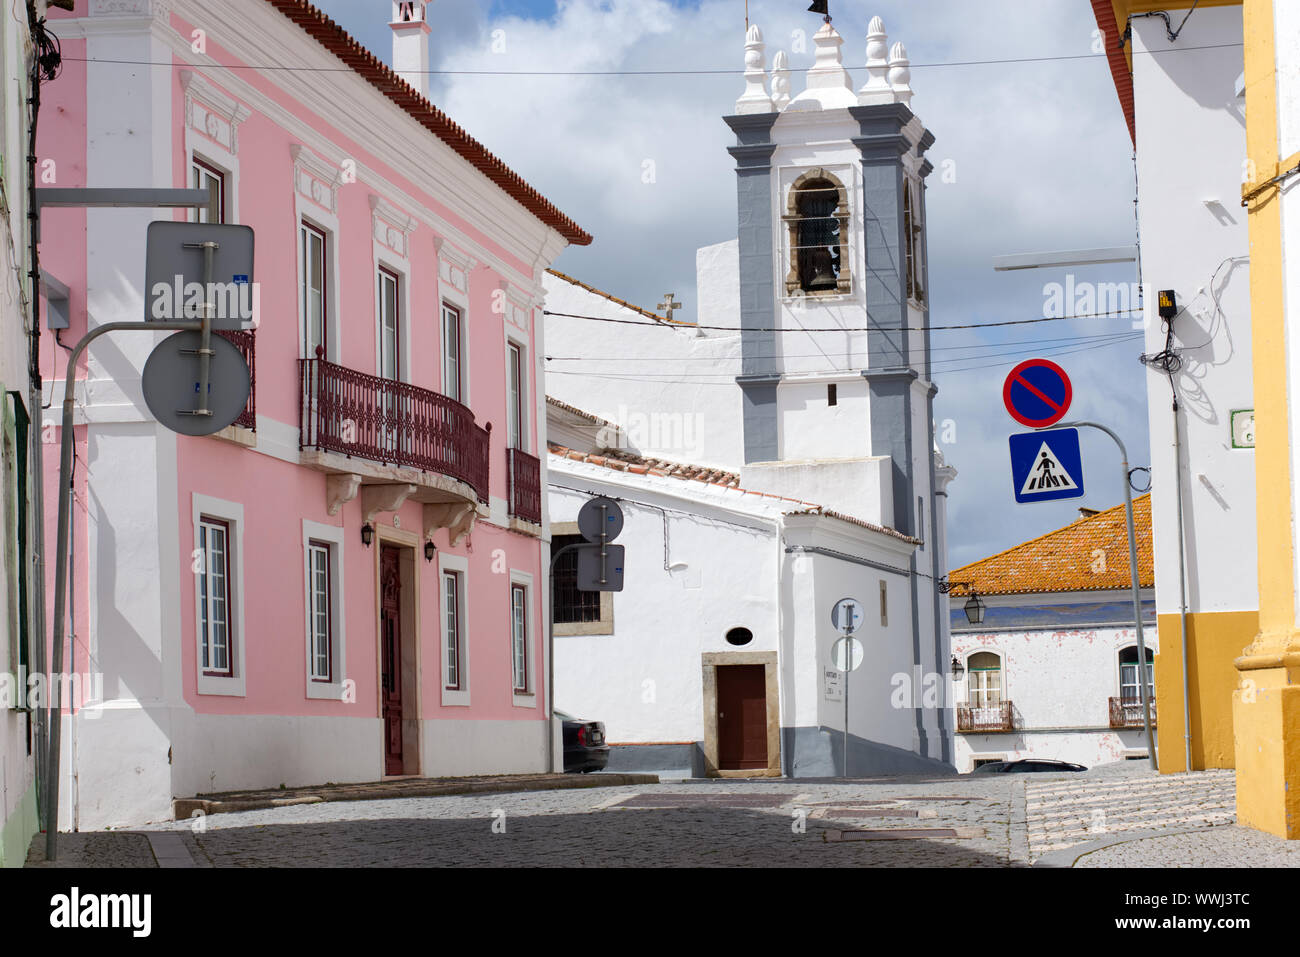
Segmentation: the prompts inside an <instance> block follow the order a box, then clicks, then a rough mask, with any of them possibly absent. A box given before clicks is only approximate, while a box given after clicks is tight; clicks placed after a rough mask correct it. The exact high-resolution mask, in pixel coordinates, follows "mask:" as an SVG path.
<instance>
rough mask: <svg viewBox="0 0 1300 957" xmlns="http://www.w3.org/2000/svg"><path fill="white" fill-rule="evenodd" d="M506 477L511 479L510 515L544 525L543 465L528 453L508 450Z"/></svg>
mask: <svg viewBox="0 0 1300 957" xmlns="http://www.w3.org/2000/svg"><path fill="white" fill-rule="evenodd" d="M506 475H507V476H509V478H510V514H511V515H513V516H514V517H515V518H522V519H523V520H524V521H525V522H532V523H533V524H534V525H540V524H542V463H541V462H540V461H539V460H538V459H537V457H536V456H533V455H529V454H528V453H527V452H523V451H520V450H519V449H506Z"/></svg>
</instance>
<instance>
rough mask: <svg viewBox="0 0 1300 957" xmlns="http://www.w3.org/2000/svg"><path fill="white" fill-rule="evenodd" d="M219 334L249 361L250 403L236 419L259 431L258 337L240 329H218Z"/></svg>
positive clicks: (244, 426)
mask: <svg viewBox="0 0 1300 957" xmlns="http://www.w3.org/2000/svg"><path fill="white" fill-rule="evenodd" d="M216 333H217V335H219V336H221V337H222V338H224V339H227V340H228V341H229V342H230V343H231V345H233V346H234V347H235V348H236V349H238V350H239V354H240V355H242V356H243V357H244V361H245V362H247V363H248V378H249V382H250V383H251V385H250V388H249V390H248V405H246V406H244V411H243V412H242V413H240V416H239V418H237V419H236V420H235V421H234V424H235V425H238V426H240V427H241V428H245V429H249V430H251V431H253V432H256V431H257V339H256V338H255V337H254V335H253V333H252V332H247V331H239V330H222V329H218V330H216Z"/></svg>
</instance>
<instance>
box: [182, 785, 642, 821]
mask: <svg viewBox="0 0 1300 957" xmlns="http://www.w3.org/2000/svg"><path fill="white" fill-rule="evenodd" d="M658 783H659V775H657V774H599V775H596V774H571V775H565V776H563V777H561V776H559V775H557V776H556V777H555V778H553V779H545V780H540V781H539V780H524V781H518V780H510V779H504V780H499V781H475V782H473V783H467V784H455V783H442V784H432V783H431V784H429V785H427V786H424V787H411V786H406V787H402V788H400V789H399V788H394V789H393V790H391V791H388V792H386V791H385V790H384V789H383V787H382V786H376V785H375V784H374V783H368V784H362V785H356V786H354V787H351V786H344V787H338V788H333V787H331V788H321V789H320V790H319V791H311V789H310V788H303V789H301V790H303V791H307V792H310V793H305V794H297V795H295V796H294V797H288V798H262V799H246V800H230V801H222V800H211V799H207V798H198V797H195V798H177V799H175V800H173V801H172V818H173V819H174V820H176V821H186V820H189V819H190V818H192V817H194V816H195V815H208V814H235V813H238V812H240V811H264V810H267V809H269V808H278V807H292V806H293V805H297V804H322V803H327V802H333V801H392V800H398V799H401V798H426V797H447V796H453V795H464V794H508V793H512V792H524V791H569V790H578V789H581V788H617V787H628V786H629V785H639V784H658ZM295 790H299V789H295Z"/></svg>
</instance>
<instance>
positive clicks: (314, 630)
mask: <svg viewBox="0 0 1300 957" xmlns="http://www.w3.org/2000/svg"><path fill="white" fill-rule="evenodd" d="M330 549H331V546H330V545H329V544H328V543H327V542H311V543H310V544H309V545H308V546H307V576H308V578H307V601H308V603H309V604H308V611H307V615H308V621H309V622H310V623H311V624H310V632H311V633H310V634H309V635H308V641H309V642H310V643H311V680H312V681H322V682H325V683H329V682H330V681H332V680H333V674H334V667H333V664H334V662H333V657H334V656H333V653H332V652H333V636H334V627H333V625H334V622H333V613H332V611H331V609H332V606H333V582H332V581H331V580H330Z"/></svg>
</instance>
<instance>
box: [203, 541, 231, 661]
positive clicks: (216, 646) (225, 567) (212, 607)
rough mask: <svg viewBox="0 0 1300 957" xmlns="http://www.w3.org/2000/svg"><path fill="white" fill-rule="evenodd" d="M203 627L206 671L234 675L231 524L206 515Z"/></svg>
mask: <svg viewBox="0 0 1300 957" xmlns="http://www.w3.org/2000/svg"><path fill="white" fill-rule="evenodd" d="M199 551H200V552H201V553H202V557H203V566H202V568H201V569H200V571H199V627H200V629H201V632H202V633H201V635H200V643H201V646H202V656H203V673H204V674H205V675H209V676H212V677H221V678H229V677H233V676H234V673H235V672H234V647H233V645H234V640H235V639H234V636H233V635H232V634H231V627H230V525H229V524H228V523H226V522H223V521H220V520H219V519H215V518H208V517H206V516H204V517H203V518H201V519H200V520H199Z"/></svg>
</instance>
